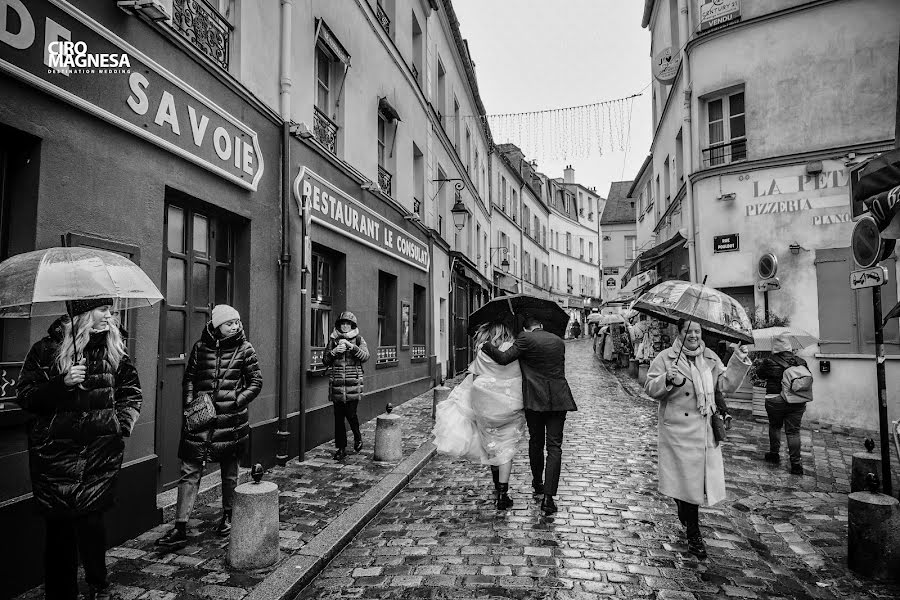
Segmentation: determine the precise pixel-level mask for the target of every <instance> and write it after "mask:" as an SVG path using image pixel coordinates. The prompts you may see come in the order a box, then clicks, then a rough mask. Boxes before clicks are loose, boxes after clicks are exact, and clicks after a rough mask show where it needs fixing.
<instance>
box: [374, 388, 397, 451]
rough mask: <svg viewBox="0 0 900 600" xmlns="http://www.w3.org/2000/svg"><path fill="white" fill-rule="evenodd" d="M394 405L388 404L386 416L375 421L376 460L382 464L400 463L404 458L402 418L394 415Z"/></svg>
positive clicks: (380, 416) (381, 416) (379, 416)
mask: <svg viewBox="0 0 900 600" xmlns="http://www.w3.org/2000/svg"><path fill="white" fill-rule="evenodd" d="M392 410H394V405H393V404H391V403H390V402H388V405H387V406H386V407H385V414H383V415H378V417H377V419H376V421H375V453H374V459H375V460H376V461H380V462H399V461H400V460H401V459H402V458H403V436H402V431H401V429H400V417H398V416H397V415H392V414H391V411H392Z"/></svg>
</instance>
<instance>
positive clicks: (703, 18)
mask: <svg viewBox="0 0 900 600" xmlns="http://www.w3.org/2000/svg"><path fill="white" fill-rule="evenodd" d="M740 20H741V0H703V3H702V4H700V31H706V30H707V29H713V28H714V27H718V26H719V25H725V24H727V23H732V22H737V21H740Z"/></svg>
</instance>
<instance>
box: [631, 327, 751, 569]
mask: <svg viewBox="0 0 900 600" xmlns="http://www.w3.org/2000/svg"><path fill="white" fill-rule="evenodd" d="M678 330H679V332H680V334H679V336H678V337H677V338H676V340H675V343H674V344H673V345H672V347H671V348H669V349H667V350H664V351H662V352H660V353H659V354H658V355H657V356H656V358H655V359H654V360H653V362H652V363H651V365H650V369H649V371H648V373H647V382H646V383H645V384H644V389H645V391H646V392H647V394H648V395H649V396H650V397H652V398H654V399H655V400H658V401H659V406H658V409H657V413H658V423H659V424H658V434H659V444H658V448H659V462H658V471H659V473H658V474H659V477H658V479H659V492H660V493H661V494H663V495H665V496H669V497H670V498H674V499H675V504H676V505H677V507H678V519H679V521H681V524H682V526H684V527H685V528H686V530H687V539H688V549H689V551H690V552H691V553H692V554H694V555H695V556H697V557H698V558H705V557H706V547H705V545H704V543H703V537H702V535H701V533H700V516H699V506H700V505H701V504H705V505H708V506H712V505H713V504H716V503H717V502H720V501H722V500H724V499H725V468H724V465H723V462H722V449H721V447H720V446H719V442H717V441H716V440H715V437H714V435H713V430H712V425H711V419H712V418H713V416H714V413H715V393H716V388H718V389H719V390H720V391H721V392H723V393H725V394H727V393H731V392H733V391H734V390H735V389H737V388H738V386H740V384H741V382H742V381H743V380H744V377H745V376H746V374H747V371H748V370H749V368H750V360H749V359H748V358H747V350H746V348H744V347H743V346H737V347H736V348H735V351H734V354H733V355H732V357H731V359H730V360H729V361H728V366H727V367H726V366H725V365H724V364H722V361H721V360H720V359H719V357H718V356H716V354H715V352H713V351H712V350H709V349H708V348H706V345H705V344H704V343H703V340H702V339H701V335H702V333H703V332H702V329H701V327H700V324H699V323H696V322H694V321H685V320H682V321H680V322H679V323H678Z"/></svg>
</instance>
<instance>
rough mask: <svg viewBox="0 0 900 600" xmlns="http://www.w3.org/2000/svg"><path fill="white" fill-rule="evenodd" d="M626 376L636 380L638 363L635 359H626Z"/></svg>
mask: <svg viewBox="0 0 900 600" xmlns="http://www.w3.org/2000/svg"><path fill="white" fill-rule="evenodd" d="M628 376H629V377H633V378H635V379H637V376H638V361H637V359H636V358H630V359H628Z"/></svg>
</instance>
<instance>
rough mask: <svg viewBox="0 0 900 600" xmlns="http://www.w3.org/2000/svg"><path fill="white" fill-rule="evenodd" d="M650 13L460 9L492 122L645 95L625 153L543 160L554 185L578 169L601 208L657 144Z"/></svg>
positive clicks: (494, 4)
mask: <svg viewBox="0 0 900 600" xmlns="http://www.w3.org/2000/svg"><path fill="white" fill-rule="evenodd" d="M643 5H644V3H643V2H641V1H639V0H454V1H453V8H454V10H455V11H456V16H457V18H458V19H459V23H460V31H461V32H462V36H463V38H465V39H466V40H467V41H468V43H469V52H470V54H471V55H472V60H473V61H474V62H475V72H476V75H477V77H478V88H479V92H480V94H481V99H482V101H483V102H484V106H485V110H486V111H487V113H488V114H489V115H490V114H500V113H517V112H527V111H537V110H545V109H550V108H564V107H570V106H579V105H583V104H591V103H594V102H601V101H604V100H612V99H616V98H623V97H626V96H630V95H632V94H635V93H638V92H640V91H641V90H643V95H642V96H640V97H638V98H635V99H634V100H633V107H632V111H631V126H630V139H629V143H628V144H627V146H626V147H627V148H628V150H627V152H623V151H621V150H620V149H619V148H618V147H616V148H614V149H613V148H610V144H609V143H607V144H605V147H604V149H603V153H602V156H601V155H600V154H599V153H598V152H597V145H596V144H594V145H593V149H592V151H591V154H590V156H587V157H585V158H577V159H572V158H570V159H568V160H561V159H557V160H552V159H550V158H543V159H542V158H541V157H540V156H538V157H537V160H538V170H539V171H541V172H542V173H545V174H546V175H548V176H550V177H562V176H563V169H564V168H565V166H566V164H571V165H572V166H573V167H574V169H575V181H576V182H577V183H580V184H582V185H584V186H586V187H594V186H596V187H597V192H598V193H599V194H600V195H601V196H603V197H604V198H605V197H606V195H607V192H608V191H609V185H610V182H612V181H623V180H630V179H633V178H634V177H635V175H637V171H638V169H640V167H641V164H642V163H643V161H644V159H645V158H646V157H647V154H648V152H649V149H650V142H651V141H652V135H653V132H652V116H651V108H650V106H651V105H650V88H649V87H648V84H649V83H650V79H651V73H650V33H649V32H648V31H647V30H646V29H642V28H641V16H642V14H643ZM644 88H646V89H644ZM626 120H627V119H626ZM494 141H495V142H496V143H502V142H504V141H506V140H503V139H495V140H494ZM528 158H529V159H531V158H535V157H533V156H529V157H528Z"/></svg>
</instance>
